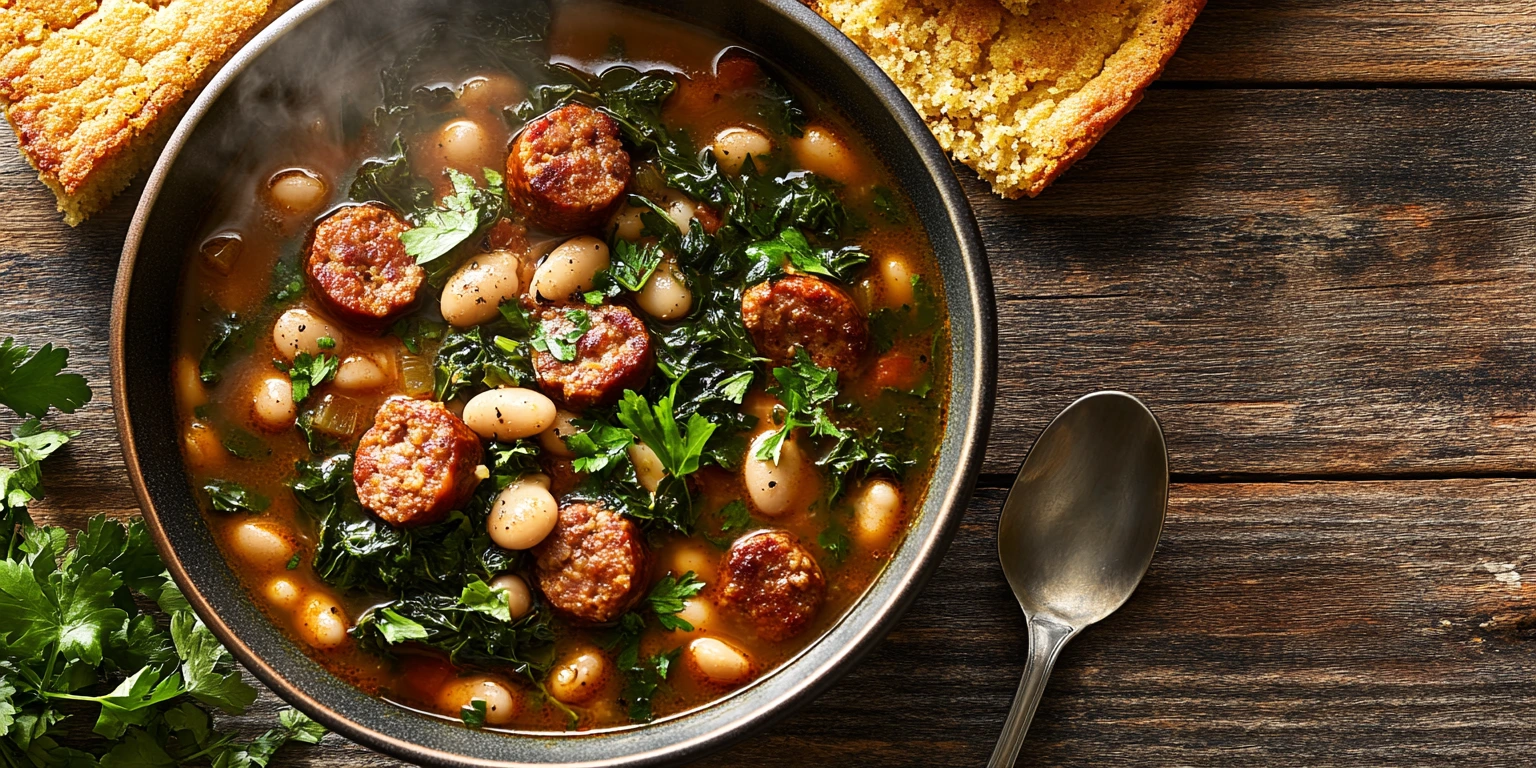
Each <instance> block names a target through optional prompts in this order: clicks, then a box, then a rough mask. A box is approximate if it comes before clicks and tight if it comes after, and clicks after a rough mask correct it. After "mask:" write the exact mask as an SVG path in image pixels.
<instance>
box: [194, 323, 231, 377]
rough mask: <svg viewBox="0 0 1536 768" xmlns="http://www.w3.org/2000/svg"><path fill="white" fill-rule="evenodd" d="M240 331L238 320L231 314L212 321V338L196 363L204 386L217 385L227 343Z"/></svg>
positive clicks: (227, 348) (227, 346) (227, 347)
mask: <svg viewBox="0 0 1536 768" xmlns="http://www.w3.org/2000/svg"><path fill="white" fill-rule="evenodd" d="M240 330H241V325H240V318H239V317H238V316H237V315H235V313H233V312H231V313H229V314H227V315H223V316H221V317H219V318H218V319H217V320H215V321H213V336H212V338H210V339H209V340H208V346H207V347H205V348H204V349H203V357H202V359H201V360H200V361H199V362H198V375H199V377H201V378H202V380H203V383H204V384H217V383H218V381H219V377H220V375H221V372H222V370H223V368H224V362H225V358H226V357H227V355H226V354H225V353H226V352H228V351H229V342H230V341H231V340H232V339H233V338H234V337H235V334H237V333H239V332H240Z"/></svg>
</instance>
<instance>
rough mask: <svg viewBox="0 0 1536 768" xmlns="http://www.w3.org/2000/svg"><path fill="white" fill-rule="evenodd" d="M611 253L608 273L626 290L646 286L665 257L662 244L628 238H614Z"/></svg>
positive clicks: (636, 289)
mask: <svg viewBox="0 0 1536 768" xmlns="http://www.w3.org/2000/svg"><path fill="white" fill-rule="evenodd" d="M609 253H611V254H612V259H611V261H610V262H609V265H608V274H609V276H611V277H612V278H613V280H614V282H616V283H618V284H619V285H620V286H621V287H623V288H624V290H626V291H639V290H640V289H642V288H644V287H645V284H646V282H647V281H649V280H650V279H651V275H653V274H655V273H656V268H657V267H659V266H661V261H662V258H663V257H664V254H663V253H662V251H661V246H659V245H657V244H655V243H632V242H630V241H628V240H614V241H613V247H612V248H610V249H609Z"/></svg>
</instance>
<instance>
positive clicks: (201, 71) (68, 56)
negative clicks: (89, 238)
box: [0, 0, 272, 226]
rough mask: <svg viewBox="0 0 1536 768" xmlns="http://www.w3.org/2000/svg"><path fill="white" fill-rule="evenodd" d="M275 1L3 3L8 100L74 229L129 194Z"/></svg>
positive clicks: (2, 56)
mask: <svg viewBox="0 0 1536 768" xmlns="http://www.w3.org/2000/svg"><path fill="white" fill-rule="evenodd" d="M271 5H272V3H271V0H0V99H3V100H4V102H5V116H6V119H8V120H9V121H10V123H11V127H12V128H14V129H15V131H16V136H17V138H18V139H19V140H20V144H21V151H22V154H23V155H25V156H26V158H27V161H28V162H30V163H32V166H33V167H34V168H36V169H37V171H38V175H39V177H40V178H41V179H42V180H43V183H45V184H47V185H48V187H49V188H50V189H52V190H53V193H54V195H55V196H56V197H58V200H59V211H61V212H62V213H63V214H64V221H65V222H67V223H68V224H69V225H70V226H74V225H77V224H79V223H80V222H82V221H85V219H86V218H87V217H89V216H90V215H91V214H92V213H95V212H96V211H98V210H100V209H101V208H102V207H104V206H105V205H106V204H107V202H108V201H109V200H111V199H112V196H113V195H115V194H117V193H118V192H119V191H121V190H122V189H123V187H126V186H128V183H129V182H130V181H132V180H133V177H134V175H135V174H137V173H138V172H139V170H140V169H142V168H143V167H144V166H145V165H147V164H148V163H149V162H150V160H151V159H152V158H153V156H154V152H155V150H156V148H157V147H158V146H159V145H160V141H161V140H162V139H164V138H165V137H166V136H167V135H168V134H169V133H170V131H171V129H172V128H173V127H174V126H175V124H176V119H177V117H178V116H179V115H180V114H181V111H182V109H184V107H185V99H186V97H187V96H188V95H189V94H190V93H192V92H193V91H195V90H196V89H197V88H199V87H200V86H201V85H202V84H203V83H204V82H206V81H207V80H208V79H209V78H210V77H212V75H213V72H214V71H215V69H216V67H215V65H216V64H217V63H218V62H220V61H221V60H222V59H223V58H224V56H225V55H226V54H227V53H229V52H232V51H233V50H235V48H236V47H237V46H238V44H239V43H241V42H243V41H244V39H245V38H246V37H247V36H248V35H249V34H251V33H253V32H254V30H255V29H256V28H257V25H258V24H259V23H261V22H262V21H263V19H264V17H266V15H267V14H268V11H269V9H270V7H271Z"/></svg>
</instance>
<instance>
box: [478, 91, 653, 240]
mask: <svg viewBox="0 0 1536 768" xmlns="http://www.w3.org/2000/svg"><path fill="white" fill-rule="evenodd" d="M628 185H629V153H628V152H625V151H624V145H623V144H622V143H620V142H619V124H618V123H616V122H614V120H613V118H611V117H609V116H607V115H605V114H603V113H602V112H598V111H597V110H595V109H592V108H591V107H588V106H585V105H582V104H568V105H566V106H564V107H561V108H559V109H557V110H555V111H553V112H550V113H549V114H547V115H545V116H543V117H541V118H538V119H537V120H534V121H533V122H531V123H529V124H528V125H527V127H525V128H523V132H522V133H520V134H518V137H517V141H515V142H513V144H512V154H511V156H509V157H508V158H507V191H508V192H510V193H511V195H512V199H513V201H515V202H516V203H517V205H518V207H519V208H521V209H522V211H523V213H525V214H527V216H528V218H529V219H530V220H532V222H533V223H534V224H535V225H537V226H538V227H540V228H542V229H547V230H549V231H551V232H557V233H570V232H580V231H582V230H586V229H596V228H597V227H599V226H601V225H602V224H603V222H605V221H607V220H608V215H609V214H611V213H612V212H613V209H614V208H615V207H616V206H617V205H618V204H619V200H620V199H621V198H623V196H624V188H625V187H626V186H628Z"/></svg>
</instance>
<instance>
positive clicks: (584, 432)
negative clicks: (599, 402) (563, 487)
mask: <svg viewBox="0 0 1536 768" xmlns="http://www.w3.org/2000/svg"><path fill="white" fill-rule="evenodd" d="M575 424H576V426H577V427H578V428H580V430H581V431H579V432H575V433H573V434H571V435H567V436H565V437H564V440H565V445H566V447H567V448H570V449H571V452H572V453H574V454H576V459H575V460H574V461H572V462H571V465H572V467H573V468H574V469H575V470H576V471H577V472H587V473H596V472H602V471H603V470H604V469H607V468H608V467H609V466H611V465H613V464H615V463H617V462H621V461H625V460H627V458H628V455H629V446H630V445H631V444H633V443H634V442H635V435H634V433H633V432H630V431H629V430H627V429H624V428H623V427H615V426H613V425H612V424H608V423H606V422H603V421H597V420H577V421H576V422H575Z"/></svg>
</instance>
